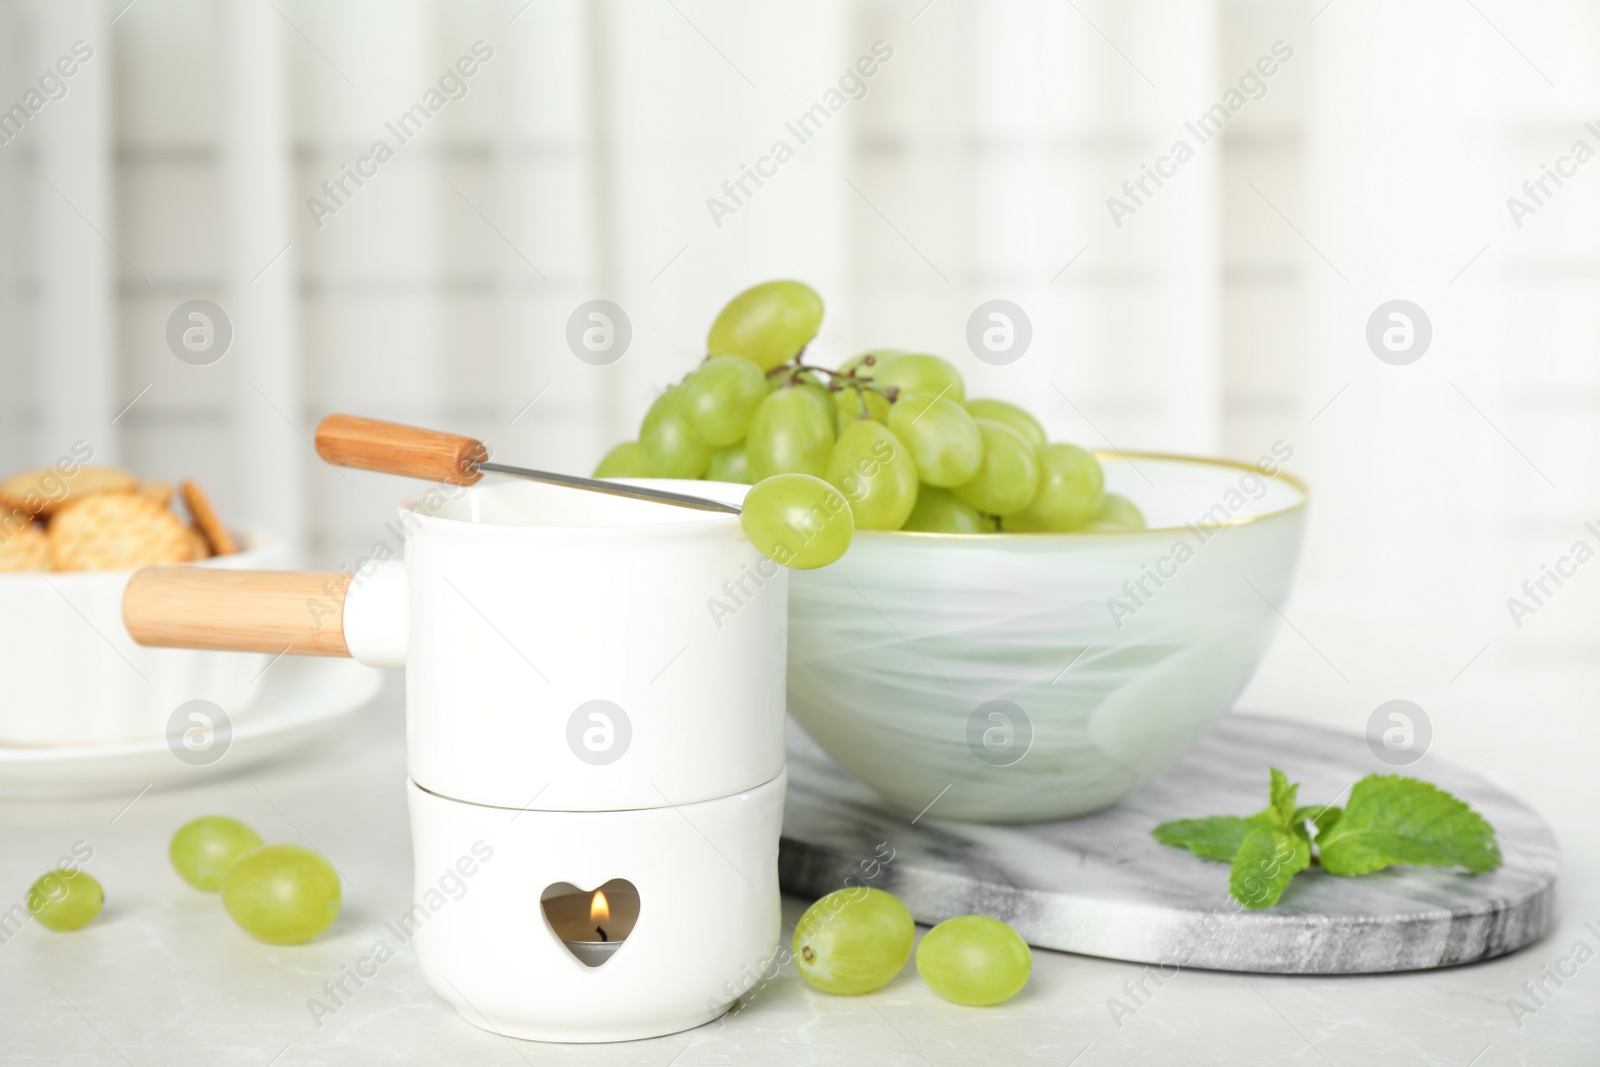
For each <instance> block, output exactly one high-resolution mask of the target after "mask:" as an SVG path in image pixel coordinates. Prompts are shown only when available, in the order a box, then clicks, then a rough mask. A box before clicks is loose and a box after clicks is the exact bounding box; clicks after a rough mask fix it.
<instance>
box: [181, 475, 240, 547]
mask: <svg viewBox="0 0 1600 1067" xmlns="http://www.w3.org/2000/svg"><path fill="white" fill-rule="evenodd" d="M178 488H179V489H180V490H182V492H183V502H184V504H185V505H186V506H187V507H188V508H189V516H190V518H192V519H194V524H195V525H196V526H198V527H200V532H201V533H203V534H205V535H206V543H207V544H209V545H210V546H211V554H212V555H213V556H231V555H233V554H234V553H235V552H237V551H239V546H238V545H236V544H234V543H233V537H232V535H230V534H229V533H228V528H227V527H226V526H224V525H222V520H221V519H219V518H217V512H216V509H215V508H213V507H212V506H211V501H210V500H209V499H208V498H207V497H206V495H205V493H203V492H201V490H200V487H199V486H198V485H196V484H194V483H193V482H184V483H183V484H182V485H180V486H179V487H178Z"/></svg>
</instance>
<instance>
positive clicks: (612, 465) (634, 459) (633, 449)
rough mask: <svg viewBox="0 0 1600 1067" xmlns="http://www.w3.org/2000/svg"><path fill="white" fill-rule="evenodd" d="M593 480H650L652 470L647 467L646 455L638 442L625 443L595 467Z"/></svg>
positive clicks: (614, 449)
mask: <svg viewBox="0 0 1600 1067" xmlns="http://www.w3.org/2000/svg"><path fill="white" fill-rule="evenodd" d="M590 477H591V478H648V477H650V468H649V467H648V466H646V465H645V462H644V453H643V452H641V451H640V450H639V442H638V441H624V442H622V444H620V445H617V446H616V447H615V448H613V449H612V450H611V451H609V452H607V453H606V454H605V457H604V458H603V459H601V460H600V463H599V465H598V466H596V467H595V469H594V473H593V474H591V475H590Z"/></svg>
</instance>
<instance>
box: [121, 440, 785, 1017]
mask: <svg viewBox="0 0 1600 1067" xmlns="http://www.w3.org/2000/svg"><path fill="white" fill-rule="evenodd" d="M375 425H376V424H375ZM400 429H403V428H393V427H390V428H389V430H390V431H391V432H392V431H396V430H400ZM435 436H436V437H438V438H441V439H444V438H445V435H435ZM318 440H319V449H320V450H322V451H323V452H324V455H325V456H327V455H329V452H330V451H332V452H334V453H335V454H336V455H339V453H338V450H337V449H330V448H323V444H324V442H323V437H322V435H321V434H319V439H318ZM451 440H454V441H468V443H470V444H474V445H475V444H476V443H475V442H470V441H469V439H445V441H444V445H443V446H441V449H442V450H441V451H440V454H441V455H443V456H444V457H445V460H446V462H445V465H444V466H443V468H442V470H441V469H440V468H439V465H438V463H432V466H429V465H428V464H422V463H408V462H403V461H405V460H406V456H405V454H403V450H402V452H401V453H396V452H393V451H391V452H390V453H388V454H386V455H384V456H382V457H380V458H379V459H378V460H374V461H373V463H360V462H354V461H352V460H351V459H350V457H349V456H346V455H339V458H340V460H341V461H342V462H343V464H344V465H346V466H373V465H381V466H382V468H383V469H388V470H393V471H396V472H398V473H411V474H415V473H424V474H425V475H433V476H435V477H436V478H440V479H441V480H442V479H443V478H446V477H448V478H450V479H451V480H454V481H456V482H458V483H459V482H476V481H477V474H478V472H477V471H476V470H474V469H471V464H470V463H466V462H462V459H461V457H462V455H463V452H462V450H461V449H458V448H456V447H455V446H454V445H451V444H450V443H449V442H450V441H451ZM412 458H415V457H412ZM435 458H437V457H435ZM430 462H432V461H430ZM641 484H644V483H641ZM648 484H650V485H654V486H658V487H661V488H665V489H676V490H683V491H692V492H695V493H698V494H701V495H706V494H721V495H720V496H719V499H722V500H724V501H725V502H728V503H735V502H737V501H738V500H739V499H741V498H742V495H743V492H744V490H745V488H746V487H740V486H733V485H715V484H713V483H705V482H685V483H674V482H665V481H652V482H650V483H648ZM400 525H401V527H402V528H403V529H404V530H406V531H407V533H408V535H407V537H406V541H405V551H404V559H403V561H400V560H390V561H385V562H381V563H377V564H374V565H372V566H370V567H368V568H365V569H364V570H363V571H360V572H357V573H354V574H349V573H320V574H315V573H297V572H288V571H222V570H203V569H200V568H193V567H160V568H150V569H147V570H144V571H140V572H137V573H136V574H135V575H134V576H133V578H132V579H131V580H130V581H129V583H128V588H127V592H126V594H125V596H124V598H123V620H124V622H125V624H126V626H127V628H128V631H129V632H130V633H131V634H132V635H133V637H134V639H135V640H137V641H138V642H140V643H141V644H148V645H159V646H173V647H187V648H213V649H235V650H248V651H256V652H265V653H269V654H273V655H276V654H279V653H282V652H284V651H288V652H290V653H303V654H312V655H349V656H353V657H355V658H356V659H358V660H360V661H361V662H363V663H367V664H370V665H373V666H386V667H398V666H404V667H405V669H406V737H407V763H408V770H409V775H410V779H411V783H412V784H411V788H410V790H409V794H410V809H411V816H412V834H413V846H414V848H413V852H414V857H415V863H416V894H417V895H416V898H415V899H416V901H417V907H418V909H420V910H419V915H420V916H422V917H423V918H425V919H426V922H423V921H422V920H421V919H419V920H418V923H419V933H418V939H417V947H418V959H419V962H420V964H421V966H422V968H423V971H424V974H425V975H426V977H427V978H428V979H429V981H430V983H431V984H432V985H433V987H434V988H435V990H436V991H438V992H439V993H440V995H441V996H443V997H444V998H445V999H447V1000H449V1001H451V1002H452V1003H454V1004H455V1005H456V1006H457V1007H458V1009H460V1011H461V1013H462V1015H463V1016H464V1017H466V1018H467V1019H469V1020H470V1021H472V1022H474V1023H476V1024H478V1025H480V1026H485V1027H487V1028H489V1029H492V1030H497V1031H499V1032H502V1033H509V1034H517V1035H522V1036H527V1037H535V1038H543V1039H548V1040H565V1041H599V1040H619V1039H622V1038H624V1037H629V1038H632V1037H643V1036H648V1035H650V1034H659V1033H670V1032H673V1031H674V1030H681V1029H684V1028H687V1027H690V1026H694V1025H698V1024H699V1023H702V1022H705V1021H706V1020H707V1019H709V1018H713V1017H715V1016H716V1015H718V1014H720V1013H721V1011H723V1010H725V1009H726V1007H727V1005H728V1004H729V1003H730V1002H731V1001H732V1000H733V999H734V997H735V996H736V995H737V993H738V992H739V990H740V988H741V983H740V981H739V980H740V978H741V976H742V975H743V974H745V973H749V972H750V971H751V969H752V968H754V969H755V970H759V968H760V967H761V965H762V961H763V960H766V959H768V958H769V957H770V956H771V953H772V952H773V950H774V948H775V946H776V943H777V938H778V934H779V910H778V883H777V840H778V829H779V826H780V825H781V818H782V803H783V773H784V721H785V719H784V716H785V707H784V690H785V685H784V681H785V658H786V633H787V630H786V627H787V622H786V620H787V610H788V604H787V593H788V587H787V580H786V575H785V573H784V572H783V571H782V570H781V569H780V568H778V567H777V566H776V565H774V564H772V563H771V562H770V561H768V560H767V559H765V558H764V557H763V556H761V555H760V554H759V553H758V552H756V550H755V549H754V548H753V547H752V546H751V545H750V543H749V542H748V541H747V540H746V539H745V538H744V536H743V534H742V533H741V531H740V527H739V520H738V518H737V516H735V515H732V514H726V513H716V512H709V511H693V510H687V509H684V508H678V507H671V506H665V505H662V504H656V503H647V502H643V501H639V500H632V499H625V498H621V497H616V496H604V495H599V494H595V493H587V492H581V491H576V490H573V489H566V488H559V487H556V486H550V485H540V484H534V483H530V482H520V481H501V482H498V483H494V484H488V485H478V484H471V485H462V484H456V485H452V486H447V487H445V488H443V489H434V490H430V491H429V492H427V493H424V494H422V495H419V496H415V497H412V498H411V499H409V500H406V501H404V502H403V503H402V504H401V506H400ZM523 812H526V813H528V814H527V817H526V818H524V819H518V818H517V816H519V815H520V814H521V813H523ZM486 855H489V856H492V857H493V859H492V860H488V859H486V858H485V857H486ZM461 865H465V866H468V867H470V868H471V869H472V870H473V871H474V872H476V873H475V874H474V875H473V878H474V879H475V880H474V881H472V882H471V883H470V888H469V892H468V893H467V894H466V895H464V896H462V897H461V899H460V900H459V901H449V902H446V903H444V904H443V906H442V908H439V907H433V906H431V905H430V903H429V901H430V890H431V888H432V887H433V886H434V885H436V884H437V882H438V881H439V879H440V878H441V877H443V876H444V875H445V874H448V872H450V871H451V870H457V871H460V870H461V869H462V867H461ZM461 877H463V878H464V877H466V875H465V874H462V875H461ZM612 877H616V878H622V879H631V880H632V881H633V884H634V886H635V888H636V889H637V891H638V897H639V914H638V920H637V924H636V925H635V927H634V932H633V933H632V934H630V935H628V940H627V942H626V943H624V944H622V945H620V946H619V947H618V950H617V951H616V954H615V956H614V957H613V958H611V959H609V960H608V961H607V962H606V963H605V964H604V966H602V967H592V966H585V965H584V964H583V963H582V962H580V961H579V960H578V959H576V958H574V955H572V954H569V953H568V952H567V950H566V949H565V948H564V947H562V944H561V942H562V940H563V939H562V938H558V937H557V936H556V933H555V929H554V927H553V926H552V924H551V921H550V920H549V919H548V915H546V916H545V917H544V918H541V912H540V908H541V904H540V901H541V894H542V893H545V892H546V891H548V890H549V889H550V888H551V886H552V885H555V884H557V883H561V884H566V883H570V884H571V885H573V886H578V887H582V888H584V889H590V888H592V887H593V886H595V885H596V884H598V883H601V882H604V881H606V880H607V879H609V878H612ZM708 888H715V889H716V892H710V893H708V892H707V889H708ZM432 896H435V897H437V896H438V893H437V892H436V891H434V892H432ZM441 899H443V898H441ZM708 939H709V940H708ZM691 957H693V958H696V959H698V961H699V962H698V963H697V964H696V965H695V966H694V967H692V968H688V967H686V964H685V963H684V961H685V960H686V959H689V958H691ZM744 984H748V983H744ZM599 1003H606V1004H610V1005H611V1012H612V1014H611V1015H609V1016H607V1015H605V1014H604V1013H600V1014H597V1012H596V1011H595V1007H594V1006H595V1005H596V1004H599ZM619 1005H621V1006H622V1007H621V1008H620V1009H619V1007H618V1006H619Z"/></svg>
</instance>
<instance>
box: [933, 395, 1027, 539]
mask: <svg viewBox="0 0 1600 1067" xmlns="http://www.w3.org/2000/svg"><path fill="white" fill-rule="evenodd" d="M973 421H975V422H976V423H977V424H978V432H979V433H980V434H982V435H983V466H981V467H979V468H978V473H977V474H975V475H973V477H972V480H971V481H970V482H963V483H962V484H960V485H958V486H956V487H955V488H954V489H952V490H950V491H951V492H952V493H954V494H955V495H956V499H957V500H960V501H961V502H963V503H966V504H971V505H972V506H973V507H975V508H977V509H978V510H979V511H982V512H985V513H987V514H989V515H1010V514H1011V513H1012V512H1016V511H1021V510H1022V509H1023V508H1025V507H1027V506H1028V502H1029V501H1031V500H1032V499H1033V494H1034V493H1036V492H1038V490H1039V462H1038V460H1037V459H1036V458H1035V454H1034V448H1033V446H1032V445H1031V444H1029V443H1028V439H1027V438H1026V437H1023V436H1022V435H1021V434H1020V433H1018V432H1017V431H1016V430H1013V429H1012V428H1011V427H1010V426H1007V425H1006V424H1005V423H1003V422H996V421H995V420H994V419H975V420H973Z"/></svg>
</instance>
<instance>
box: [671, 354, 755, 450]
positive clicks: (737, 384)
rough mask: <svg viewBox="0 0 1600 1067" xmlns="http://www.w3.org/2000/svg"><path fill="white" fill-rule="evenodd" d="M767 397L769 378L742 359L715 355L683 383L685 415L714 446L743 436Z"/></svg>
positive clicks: (731, 441)
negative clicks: (757, 409)
mask: <svg viewBox="0 0 1600 1067" xmlns="http://www.w3.org/2000/svg"><path fill="white" fill-rule="evenodd" d="M766 398H767V376H766V375H765V374H764V373H762V370H761V368H760V367H758V366H756V365H755V364H754V363H752V362H750V361H749V360H748V359H743V358H741V357H739V356H713V357H712V358H710V359H708V360H706V361H705V362H704V363H702V364H700V366H699V368H698V369H696V370H695V372H694V373H693V374H691V375H689V380H688V381H686V382H684V383H683V414H684V417H685V418H687V419H688V420H689V422H690V423H692V424H693V425H694V426H695V427H696V428H697V429H698V430H699V431H700V432H701V433H702V434H703V435H705V439H706V440H707V441H709V442H711V444H713V445H731V444H733V442H735V441H738V440H740V439H741V438H743V437H744V435H745V431H747V430H748V429H749V428H750V420H751V419H753V418H755V414H756V408H757V407H759V406H760V404H761V402H762V401H763V400H765V399H766Z"/></svg>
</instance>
